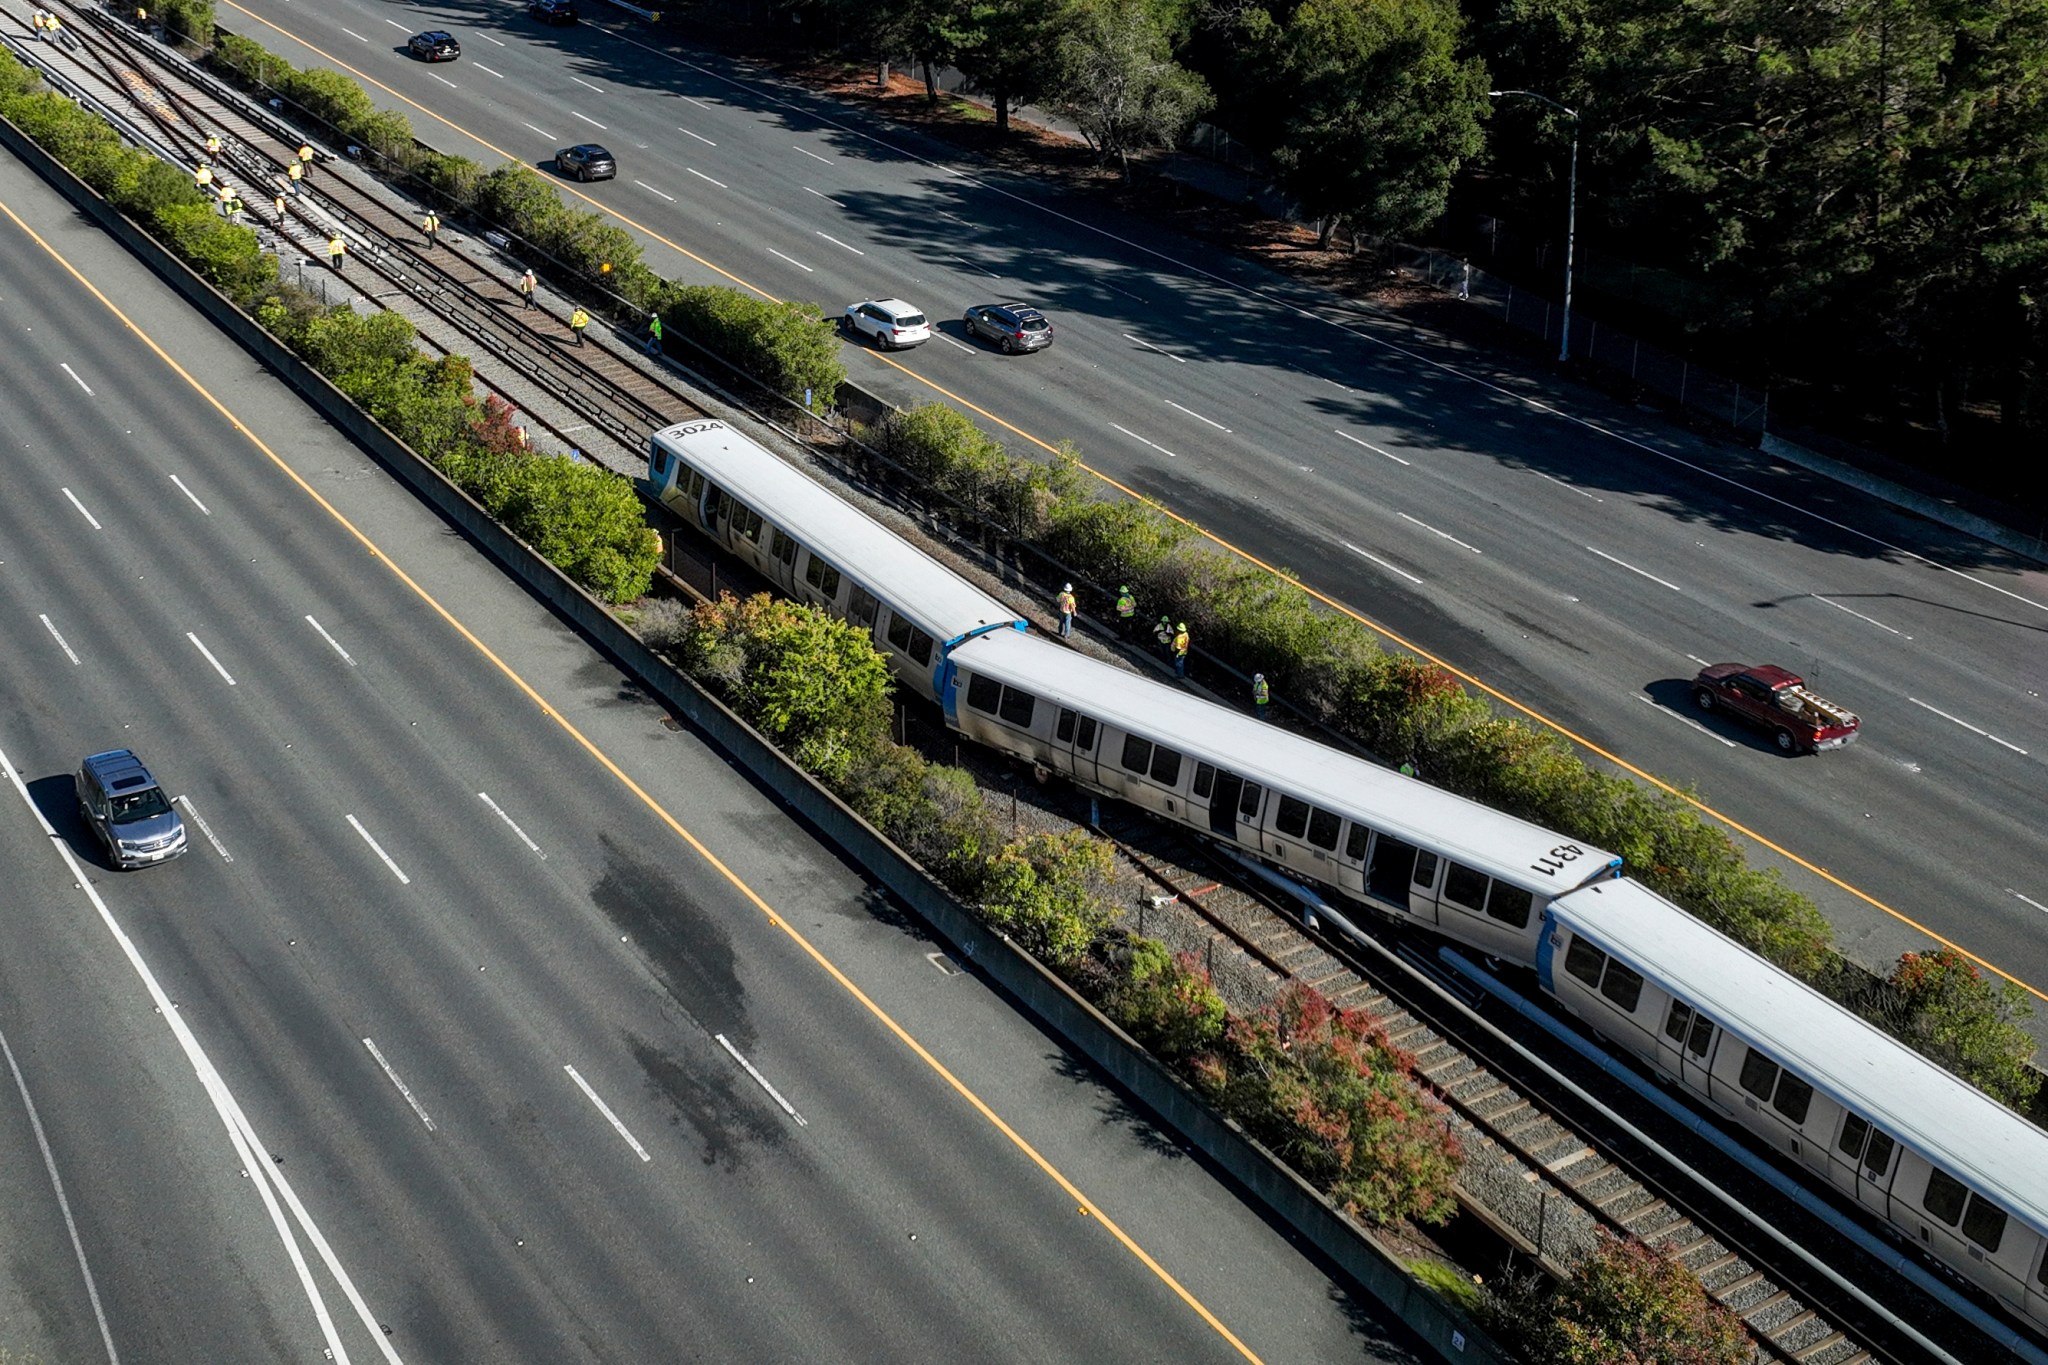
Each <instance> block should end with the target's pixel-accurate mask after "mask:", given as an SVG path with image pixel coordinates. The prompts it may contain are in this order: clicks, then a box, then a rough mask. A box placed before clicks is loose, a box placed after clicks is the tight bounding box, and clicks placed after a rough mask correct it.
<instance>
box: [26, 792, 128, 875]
mask: <svg viewBox="0 0 2048 1365" xmlns="http://www.w3.org/2000/svg"><path fill="white" fill-rule="evenodd" d="M28 799H29V800H30V801H32V802H34V803H35V807H36V809H37V810H39V811H41V812H42V813H43V818H44V819H45V820H48V821H49V822H50V827H51V828H52V829H54V830H56V831H57V837H58V838H59V839H62V840H63V841H64V842H65V843H66V844H68V845H70V848H71V852H72V854H73V856H75V857H76V858H77V859H78V861H79V862H81V863H83V864H85V865H86V866H87V867H90V868H92V869H93V870H95V871H98V872H105V871H107V870H108V869H107V864H106V862H105V860H104V859H103V858H102V856H101V850H100V844H99V840H98V839H96V838H94V837H93V833H92V831H91V830H90V829H89V828H87V827H86V823H85V819H84V817H83V816H81V815H79V813H78V786H77V783H76V782H75V781H74V780H73V779H72V776H71V774H70V773H54V774H52V775H50V776H49V777H37V778H32V779H30V780H29V782H28Z"/></svg>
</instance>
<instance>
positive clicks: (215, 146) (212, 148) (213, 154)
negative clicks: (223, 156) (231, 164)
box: [206, 133, 220, 161]
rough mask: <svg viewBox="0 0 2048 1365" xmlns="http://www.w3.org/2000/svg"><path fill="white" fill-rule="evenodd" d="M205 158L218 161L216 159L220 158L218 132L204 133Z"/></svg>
mask: <svg viewBox="0 0 2048 1365" xmlns="http://www.w3.org/2000/svg"><path fill="white" fill-rule="evenodd" d="M206 159H207V160H208V161H218V160H220V134H219V133H208V134H207V135H206Z"/></svg>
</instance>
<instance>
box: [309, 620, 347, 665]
mask: <svg viewBox="0 0 2048 1365" xmlns="http://www.w3.org/2000/svg"><path fill="white" fill-rule="evenodd" d="M306 624H307V625H309V626H311V627H312V628H313V629H315V630H317V631H319V632H320V638H321V639H323V640H325V641H326V642H327V643H328V644H330V645H332V646H334V652H335V653H336V654H339V655H340V656H341V657H342V658H343V659H345V660H347V662H348V666H349V667H350V668H354V667H355V666H356V661H355V660H354V659H351V658H349V654H348V651H347V650H345V649H343V648H342V647H341V641H339V640H337V639H335V638H334V637H333V636H332V635H329V634H328V633H327V627H325V626H323V625H321V624H320V623H319V622H318V621H315V620H314V619H313V618H312V617H311V616H308V617H307V618H306Z"/></svg>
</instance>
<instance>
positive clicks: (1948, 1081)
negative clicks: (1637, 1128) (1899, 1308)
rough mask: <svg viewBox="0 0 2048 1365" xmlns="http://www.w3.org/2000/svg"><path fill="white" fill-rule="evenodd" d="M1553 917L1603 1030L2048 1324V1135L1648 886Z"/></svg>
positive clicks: (1557, 946)
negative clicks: (1703, 922)
mask: <svg viewBox="0 0 2048 1365" xmlns="http://www.w3.org/2000/svg"><path fill="white" fill-rule="evenodd" d="M1543 918H1544V923H1545V927H1546V930H1547V932H1546V933H1545V934H1544V936H1543V939H1542V942H1541V944H1540V945H1539V948H1538V952H1537V957H1536V972H1537V976H1538V977H1539V978H1540V979H1541V981H1542V983H1543V989H1544V990H1545V991H1547V992H1549V993H1550V995H1552V996H1553V997H1555V998H1556V999H1557V1001H1558V1002H1559V1003H1560V1004H1562V1005H1563V1006H1564V1007H1565V1008H1566V1009H1568V1010H1570V1011H1571V1012H1572V1013H1573V1014H1574V1015H1576V1016H1577V1017H1578V1018H1579V1019H1580V1020H1581V1021H1582V1022H1583V1023H1585V1024H1586V1025H1588V1026H1589V1027H1590V1028H1592V1029H1593V1031H1594V1032H1596V1033H1598V1034H1599V1035H1600V1036H1601V1037H1602V1038H1605V1039H1606V1040H1608V1041H1609V1042H1611V1043H1614V1044H1616V1045H1618V1046H1620V1047H1623V1048H1625V1049H1627V1050H1628V1051H1629V1052H1631V1053H1633V1054H1635V1055H1636V1056H1637V1057H1639V1058H1641V1059H1642V1060H1643V1061H1645V1062H1647V1063H1648V1064H1649V1065H1650V1066H1651V1067H1653V1068H1654V1069H1655V1070H1656V1071H1657V1072H1658V1074H1660V1075H1662V1076H1664V1077H1665V1078H1667V1079H1669V1080H1671V1081H1673V1082H1676V1083H1677V1084H1678V1085H1679V1086H1680V1087H1682V1088H1683V1089H1685V1090H1686V1091H1688V1092H1689V1093H1691V1094H1693V1095H1695V1096H1697V1097H1698V1098H1699V1099H1701V1100H1703V1101H1705V1102H1706V1103H1707V1104H1708V1105H1709V1106H1710V1107H1712V1108H1713V1109H1715V1110H1717V1111H1718V1112H1720V1113H1722V1114H1724V1115H1726V1116H1727V1117H1728V1118H1729V1119H1730V1120H1732V1121H1733V1122H1735V1123H1736V1124H1738V1125H1740V1126H1741V1127H1743V1128H1746V1129H1748V1130H1749V1131H1750V1132H1752V1133H1754V1134H1756V1135H1757V1136H1758V1137H1760V1138H1762V1139H1763V1141H1764V1142H1766V1143H1767V1144H1769V1145H1770V1146H1771V1147H1772V1148H1774V1149H1775V1150H1777V1151H1779V1152H1782V1153H1784V1154H1785V1155H1787V1156H1789V1157H1790V1158H1791V1159H1792V1160H1793V1161H1795V1162H1797V1163H1799V1164H1800V1165H1802V1166H1804V1167H1805V1168H1807V1170H1809V1171H1811V1172H1812V1173H1813V1175H1814V1176H1815V1177H1816V1178H1817V1179H1818V1180H1820V1181H1824V1182H1826V1183H1828V1184H1831V1185H1833V1186H1834V1187H1835V1188H1836V1189H1838V1190H1840V1191H1841V1192H1842V1193H1843V1195H1845V1196H1846V1197H1847V1198H1849V1199H1852V1200H1854V1201H1855V1202H1856V1203H1858V1204H1860V1205H1862V1206H1863V1207H1864V1208H1866V1209H1869V1210H1870V1211H1871V1212H1872V1213H1874V1214H1876V1215H1877V1216H1878V1217H1879V1218H1882V1219H1884V1220H1885V1221H1886V1222H1888V1223H1890V1224H1891V1225H1892V1226H1893V1227H1895V1228H1898V1229H1899V1230H1900V1231H1901V1232H1903V1233H1905V1234H1906V1236H1907V1237H1909V1238H1911V1239H1912V1240H1914V1241H1916V1242H1918V1243H1919V1244H1920V1245H1921V1246H1922V1247H1923V1248H1924V1249H1925V1250H1926V1251H1928V1252H1929V1253H1930V1254H1931V1255H1933V1256H1934V1257H1935V1258H1936V1259H1937V1260H1939V1261H1941V1262H1943V1263H1944V1264H1946V1265H1948V1266H1950V1267H1951V1268H1953V1269H1954V1270H1955V1271H1956V1272H1957V1273H1958V1274H1960V1275H1962V1276H1963V1277H1964V1278H1966V1279H1968V1280H1970V1281H1971V1282H1972V1283H1974V1284H1976V1285H1977V1286H1979V1287H1980V1288H1982V1289H1984V1290H1986V1291H1987V1292H1989V1293H1991V1294H1993V1295H1995V1296H1996V1297H1997V1298H1998V1299H1999V1300H2000V1301H2002V1302H2003V1303H2005V1304H2006V1305H2007V1306H2008V1307H2010V1308H2011V1309H2012V1310H2013V1311H2014V1312H2016V1313H2018V1314H2020V1315H2022V1316H2024V1317H2026V1318H2028V1319H2030V1320H2032V1321H2033V1322H2035V1323H2036V1324H2044V1323H2048V1133H2043V1132H2042V1131H2041V1130H2040V1129H2039V1128H2036V1127H2035V1126H2034V1125H2032V1124H2031V1123H2028V1122H2027V1121H2026V1120H2025V1119H2023V1118H2021V1117H2020V1116H2019V1115H2017V1114H2015V1113H2014V1112H2013V1111H2012V1110H2010V1109H2008V1108H2006V1107H2005V1106H2004V1105H2002V1104H2000V1103H1998V1102H1997V1101H1996V1100H1994V1099H1992V1098H1991V1097H1990V1096H1988V1095H1986V1094H1984V1093H1983V1092H1982V1091H1980V1090H1978V1089H1977V1088H1976V1087H1974V1086H1972V1085H1969V1084H1967V1083H1966V1082H1964V1081H1962V1080H1960V1079H1958V1078H1957V1077H1955V1076H1953V1075H1951V1074H1949V1073H1948V1072H1947V1071H1945V1070H1943V1069H1942V1068H1941V1067H1939V1066H1936V1065H1935V1064H1934V1063H1933V1062H1931V1061H1928V1060H1927V1059H1926V1058H1924V1057H1922V1056H1921V1055H1920V1054H1919V1053H1917V1052H1915V1051H1913V1049H1911V1048H1909V1047H1907V1046H1906V1045H1905V1044H1904V1043H1901V1042H1899V1041H1897V1040H1896V1039H1894V1038H1892V1037H1890V1036H1889V1035H1888V1034H1886V1033H1884V1032H1882V1031H1880V1030H1878V1029H1875V1028H1872V1027H1871V1026H1870V1025H1869V1024H1867V1023H1865V1022H1864V1021H1863V1020H1861V1019H1859V1018H1857V1017H1856V1016H1855V1015H1853V1014H1851V1013H1849V1011H1847V1010H1845V1009H1843V1008H1842V1007H1841V1006H1840V1005H1837V1004H1836V1003H1834V1002H1833V1001H1832V1000H1829V999H1828V998H1827V997H1825V996H1823V995H1821V994H1820V993H1819V992H1817V991H1815V990H1813V989H1812V988H1811V987H1809V986H1807V985H1806V984H1804V983H1803V982H1801V981H1799V980H1797V979H1796V978H1794V977H1792V976H1791V975H1789V974H1787V973H1785V972H1782V971H1780V970H1778V969H1777V968H1776V967H1774V966H1772V965H1771V964H1770V963H1769V962H1766V961H1765V960H1764V959H1762V958H1760V957H1758V956H1757V955H1756V954H1755V953H1752V952H1750V951H1749V950H1748V949H1747V948H1744V947H1743V946H1742V945H1740V944H1738V943H1736V942H1735V941H1734V940H1733V939H1730V938H1728V937H1727V936H1726V935H1724V934H1721V933H1719V932H1717V931H1716V930H1714V929H1711V928H1709V927H1708V926H1707V925H1705V924H1702V923H1701V922H1700V921H1699V920H1697V919H1694V918H1693V917H1692V916H1691V915H1689V914H1687V913H1686V912H1685V911H1684V910H1682V909H1680V908H1679V907H1677V906H1675V905H1673V904H1671V902H1669V901H1667V900H1665V899H1664V898H1663V897H1661V896H1658V895H1657V894H1655V893H1654V892H1652V891H1650V890H1648V889H1647V888H1645V887H1643V886H1642V885H1640V884H1639V883H1636V882H1631V881H1611V882H1602V883H1599V884H1597V885H1593V886H1588V887H1585V888H1583V889H1580V890H1578V891H1575V892H1573V893H1571V894H1569V895H1566V896H1562V897H1560V898H1558V899H1556V900H1554V901H1552V902H1551V903H1550V906H1549V908H1548V909H1547V910H1546V911H1545V912H1544V916H1543Z"/></svg>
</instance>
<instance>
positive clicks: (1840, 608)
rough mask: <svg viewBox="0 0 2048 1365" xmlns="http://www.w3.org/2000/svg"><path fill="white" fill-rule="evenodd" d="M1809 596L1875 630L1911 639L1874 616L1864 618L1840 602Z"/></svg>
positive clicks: (1815, 595) (1860, 613)
mask: <svg viewBox="0 0 2048 1365" xmlns="http://www.w3.org/2000/svg"><path fill="white" fill-rule="evenodd" d="M1809 595H1810V596H1811V597H1812V598H1813V600H1814V601H1816V602H1826V603H1827V604H1828V605H1829V606H1831V607H1833V608H1834V609H1835V610H1836V611H1846V612H1848V613H1849V614H1850V615H1851V616H1853V617H1855V618H1856V619H1857V620H1859V621H1868V622H1870V624H1871V625H1873V626H1876V627H1877V628H1878V629H1879V630H1889V631H1891V633H1892V634H1894V635H1896V636H1898V637H1899V638H1900V639H1902V640H1910V639H1912V638H1913V637H1912V636H1910V635H1908V634H1906V632H1904V631H1903V630H1892V628H1891V627H1890V626H1888V625H1886V624H1885V623H1884V622H1882V621H1880V620H1878V619H1877V618H1876V617H1875V616H1865V615H1864V614H1863V613H1862V612H1860V611H1857V610H1856V609H1855V608H1853V607H1845V606H1843V605H1842V604H1841V603H1840V602H1836V601H1832V600H1830V599H1828V598H1825V597H1822V596H1821V595H1820V594H1819V593H1812V594H1809Z"/></svg>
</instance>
